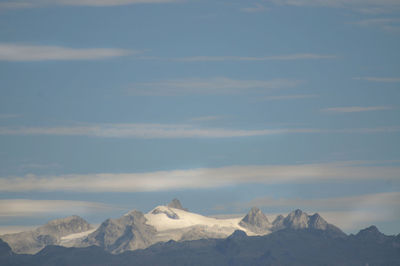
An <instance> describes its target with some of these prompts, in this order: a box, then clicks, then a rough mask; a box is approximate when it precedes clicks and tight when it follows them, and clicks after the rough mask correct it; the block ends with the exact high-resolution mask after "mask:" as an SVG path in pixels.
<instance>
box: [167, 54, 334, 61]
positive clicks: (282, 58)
mask: <svg viewBox="0 0 400 266" xmlns="http://www.w3.org/2000/svg"><path fill="white" fill-rule="evenodd" d="M335 58H337V57H336V56H335V55H324V54H289V55H274V56H261V57H251V56H191V57H182V58H174V59H173V61H178V62H218V61H293V60H318V59H335Z"/></svg>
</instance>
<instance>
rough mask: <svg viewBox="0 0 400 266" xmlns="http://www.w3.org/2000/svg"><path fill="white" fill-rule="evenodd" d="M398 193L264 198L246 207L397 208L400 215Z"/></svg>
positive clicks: (317, 208) (399, 193)
mask: <svg viewBox="0 0 400 266" xmlns="http://www.w3.org/2000/svg"><path fill="white" fill-rule="evenodd" d="M399 202H400V192H386V193H376V194H366V195H359V196H351V197H337V198H316V199H304V198H272V197H264V198H258V199H255V200H252V201H251V202H249V203H247V204H246V207H251V206H258V207H294V208H300V209H303V210H314V211H344V210H346V211H350V210H360V209H371V208H372V209H379V208H382V207H383V206H386V207H388V208H393V207H399V208H398V212H399V213H400V206H399V204H398V203H399Z"/></svg>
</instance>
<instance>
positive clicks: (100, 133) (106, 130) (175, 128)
mask: <svg viewBox="0 0 400 266" xmlns="http://www.w3.org/2000/svg"><path fill="white" fill-rule="evenodd" d="M208 119H210V117H209V118H208ZM315 132H319V130H315V129H307V128H294V129H255V130H247V129H227V128H207V127H200V126H195V125H191V124H175V125H174V124H95V125H86V126H70V127H66V126H61V127H0V135H55V136H91V137H104V138H141V139H152V138H153V139H154V138H155V139H159V138H162V139H168V138H233V137H250V136H265V135H275V134H290V133H315Z"/></svg>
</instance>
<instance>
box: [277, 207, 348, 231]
mask: <svg viewBox="0 0 400 266" xmlns="http://www.w3.org/2000/svg"><path fill="white" fill-rule="evenodd" d="M277 223H278V222H277ZM282 225H283V228H288V229H295V230H298V229H311V230H321V231H324V232H325V233H327V234H330V235H331V236H336V237H343V236H346V234H345V233H343V232H342V230H340V229H339V228H338V227H336V226H334V225H332V224H329V223H328V222H326V221H325V220H324V218H322V217H321V216H320V215H319V214H318V213H315V214H314V215H308V214H307V213H305V212H303V211H301V210H299V209H297V210H295V211H293V212H291V213H289V215H288V216H287V217H286V218H284V219H283V221H282Z"/></svg>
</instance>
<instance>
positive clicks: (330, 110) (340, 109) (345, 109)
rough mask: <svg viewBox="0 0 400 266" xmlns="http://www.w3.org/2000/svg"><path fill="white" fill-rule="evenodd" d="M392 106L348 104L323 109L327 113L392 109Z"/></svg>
mask: <svg viewBox="0 0 400 266" xmlns="http://www.w3.org/2000/svg"><path fill="white" fill-rule="evenodd" d="M392 109H393V107H390V106H346V107H331V108H324V109H322V110H321V111H322V112H326V113H358V112H371V111H384V110H392Z"/></svg>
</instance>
